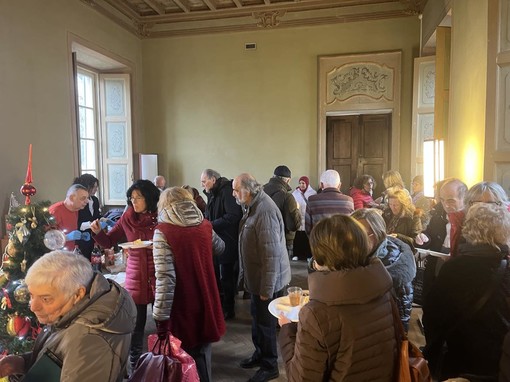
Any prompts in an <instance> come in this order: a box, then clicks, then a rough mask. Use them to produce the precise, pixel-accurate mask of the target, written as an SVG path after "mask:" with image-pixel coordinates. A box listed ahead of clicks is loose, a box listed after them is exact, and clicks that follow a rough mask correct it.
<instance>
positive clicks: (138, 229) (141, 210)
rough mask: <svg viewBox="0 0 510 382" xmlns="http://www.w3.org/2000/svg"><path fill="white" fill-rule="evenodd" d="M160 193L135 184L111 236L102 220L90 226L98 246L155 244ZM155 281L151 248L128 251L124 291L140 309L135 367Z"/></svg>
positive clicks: (132, 352) (133, 353) (133, 354)
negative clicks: (130, 243) (153, 241)
mask: <svg viewBox="0 0 510 382" xmlns="http://www.w3.org/2000/svg"><path fill="white" fill-rule="evenodd" d="M159 193H160V191H159V189H158V188H157V187H156V186H155V185H154V184H153V183H152V182H151V181H149V180H137V181H136V182H135V183H133V185H132V186H131V187H130V188H129V189H128V190H127V192H126V195H127V204H128V207H127V209H126V211H125V212H124V213H123V214H122V216H121V217H120V219H119V221H118V222H117V223H116V224H115V226H114V227H113V228H112V229H111V230H110V231H109V232H108V233H106V232H104V231H103V230H102V229H101V228H104V227H102V226H101V224H102V222H101V221H100V220H99V219H98V220H95V221H94V222H93V223H92V224H91V227H90V228H91V229H92V232H93V233H94V234H95V235H94V240H95V241H96V243H98V244H99V245H100V246H101V247H103V248H111V247H112V246H114V245H116V244H117V243H119V242H123V241H125V240H127V241H135V240H142V241H146V240H152V237H153V236H154V228H156V225H157V223H158V200H159ZM155 279H156V276H155V274H154V261H153V258H152V246H151V247H146V248H136V249H135V248H131V249H129V256H128V259H127V266H126V284H125V288H126V289H127V291H128V292H129V294H130V295H131V297H133V300H134V301H135V304H136V309H137V317H136V326H135V330H134V332H133V336H132V338H131V349H130V363H131V366H132V367H134V366H135V365H136V362H137V361H138V358H140V355H141V354H142V347H143V335H144V329H145V322H146V319H147V304H149V303H151V304H152V303H153V302H154V290H155Z"/></svg>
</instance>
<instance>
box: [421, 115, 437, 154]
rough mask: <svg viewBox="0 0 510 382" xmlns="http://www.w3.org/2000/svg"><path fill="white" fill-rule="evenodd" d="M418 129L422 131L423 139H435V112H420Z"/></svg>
mask: <svg viewBox="0 0 510 382" xmlns="http://www.w3.org/2000/svg"><path fill="white" fill-rule="evenodd" d="M418 129H419V130H420V131H421V134H422V138H423V139H422V141H423V140H425V139H434V113H430V114H420V115H419V116H418ZM420 146H421V145H420Z"/></svg>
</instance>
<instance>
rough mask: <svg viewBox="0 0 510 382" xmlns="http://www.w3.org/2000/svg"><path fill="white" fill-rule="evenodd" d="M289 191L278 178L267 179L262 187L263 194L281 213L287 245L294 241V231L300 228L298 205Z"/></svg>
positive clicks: (289, 188) (287, 186)
mask: <svg viewBox="0 0 510 382" xmlns="http://www.w3.org/2000/svg"><path fill="white" fill-rule="evenodd" d="M290 191H292V188H291V187H290V186H289V185H288V184H287V183H286V182H284V181H283V180H282V179H280V178H278V177H273V178H271V179H269V182H268V183H266V184H265V185H264V192H265V193H266V194H268V195H269V197H270V198H271V199H273V201H274V202H275V204H276V205H277V206H278V208H279V209H280V212H281V213H282V217H283V224H284V225H285V240H286V242H287V244H289V243H292V242H293V241H294V237H295V236H296V231H297V230H298V229H299V228H300V227H301V214H300V213H299V209H298V204H297V202H296V199H295V198H294V196H293V195H292V193H291V192H290Z"/></svg>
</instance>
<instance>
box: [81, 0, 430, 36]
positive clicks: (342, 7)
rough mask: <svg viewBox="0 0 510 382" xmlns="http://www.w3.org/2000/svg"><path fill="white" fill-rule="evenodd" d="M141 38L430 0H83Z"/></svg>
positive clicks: (384, 15)
mask: <svg viewBox="0 0 510 382" xmlns="http://www.w3.org/2000/svg"><path fill="white" fill-rule="evenodd" d="M81 1H82V2H83V3H84V4H86V5H87V6H90V7H92V8H93V9H95V10H96V11H97V12H99V13H101V14H103V15H104V16H106V17H107V18H109V19H111V20H112V21H114V22H115V23H117V24H118V25H120V26H122V27H123V28H125V29H127V30H128V31H130V32H131V33H133V34H135V35H137V36H138V37H139V38H141V39H147V38H161V37H172V36H186V35H197V34H209V33H226V32H242V31H254V30H266V29H268V28H291V27H300V26H312V25H323V24H337V23H348V22H359V21H368V20H379V19H388V18H399V17H408V16H409V15H414V14H418V13H420V12H421V10H422V9H423V7H424V6H425V3H426V2H427V0H81Z"/></svg>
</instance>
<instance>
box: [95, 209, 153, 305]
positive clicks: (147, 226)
mask: <svg viewBox="0 0 510 382" xmlns="http://www.w3.org/2000/svg"><path fill="white" fill-rule="evenodd" d="M156 224H157V212H147V213H143V214H139V213H136V212H135V211H134V210H133V207H131V206H129V207H128V208H127V209H126V211H125V212H124V213H123V214H122V216H121V218H120V219H119V221H118V222H117V223H116V224H115V226H114V227H113V228H112V229H111V230H110V231H109V232H108V233H104V232H103V231H101V232H99V233H98V234H97V235H94V240H95V241H96V242H97V243H98V244H99V245H100V246H101V247H103V248H111V247H112V246H114V245H115V244H117V243H121V242H122V241H123V240H126V239H127V240H128V241H135V240H137V239H140V240H152V237H153V236H154V228H156ZM155 282H156V276H155V275H154V261H153V259H152V249H150V248H137V249H130V250H129V256H128V259H127V266H126V284H125V288H126V289H127V290H128V292H129V294H130V295H131V297H133V300H135V303H136V304H142V305H145V304H149V303H151V302H154V285H155Z"/></svg>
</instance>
